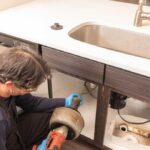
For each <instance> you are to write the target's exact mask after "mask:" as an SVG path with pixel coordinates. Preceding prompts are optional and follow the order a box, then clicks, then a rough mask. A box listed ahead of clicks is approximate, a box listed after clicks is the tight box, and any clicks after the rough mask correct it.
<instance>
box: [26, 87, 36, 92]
mask: <svg viewBox="0 0 150 150" xmlns="http://www.w3.org/2000/svg"><path fill="white" fill-rule="evenodd" d="M23 89H25V90H26V91H27V92H34V91H36V90H37V88H23Z"/></svg>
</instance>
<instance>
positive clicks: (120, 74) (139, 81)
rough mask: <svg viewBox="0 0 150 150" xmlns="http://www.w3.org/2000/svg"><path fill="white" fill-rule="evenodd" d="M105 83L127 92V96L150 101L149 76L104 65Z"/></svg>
mask: <svg viewBox="0 0 150 150" xmlns="http://www.w3.org/2000/svg"><path fill="white" fill-rule="evenodd" d="M105 84H106V85H107V86H109V87H111V88H114V89H116V90H119V91H122V92H124V93H126V94H128V96H131V97H135V98H137V99H141V100H145V101H149V102H150V78H149V77H146V76H142V75H139V74H136V73H132V72H128V71H126V70H122V69H118V68H115V67H111V66H106V76H105Z"/></svg>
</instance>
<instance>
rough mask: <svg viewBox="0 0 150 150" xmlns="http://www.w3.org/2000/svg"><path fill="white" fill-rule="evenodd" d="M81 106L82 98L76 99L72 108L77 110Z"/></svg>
mask: <svg viewBox="0 0 150 150" xmlns="http://www.w3.org/2000/svg"><path fill="white" fill-rule="evenodd" d="M79 106H80V98H79V97H74V98H73V101H72V104H71V106H70V107H71V108H72V109H75V110H77V109H78V107H79Z"/></svg>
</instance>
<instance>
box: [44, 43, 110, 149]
mask: <svg viewBox="0 0 150 150" xmlns="http://www.w3.org/2000/svg"><path fill="white" fill-rule="evenodd" d="M42 57H43V59H45V60H46V61H47V62H48V64H49V66H50V67H51V68H53V69H56V70H57V71H60V72H63V73H65V74H68V75H71V76H74V77H76V78H80V79H83V80H87V81H89V82H92V83H96V84H97V85H98V98H97V107H96V121H95V132H94V139H93V140H91V139H89V138H88V137H85V136H83V135H81V136H80V137H79V138H78V139H79V140H80V142H81V141H82V142H83V143H84V142H85V141H86V142H87V143H89V144H91V145H93V146H97V147H98V148H102V147H103V138H104V129H105V123H106V122H105V121H104V120H105V118H106V116H105V114H106V112H107V109H101V108H102V107H104V108H107V106H108V101H107V102H105V101H103V100H102V99H104V98H103V90H104V85H103V84H104V73H105V67H106V65H105V64H103V63H100V62H96V61H93V60H89V59H86V58H83V57H80V56H76V55H72V54H69V53H66V52H62V51H61V50H57V49H53V48H49V47H45V46H42ZM50 83H51V81H50ZM51 87H52V85H51ZM49 90H50V89H49ZM51 92H52V91H51ZM106 95H107V94H106ZM105 149H109V148H107V147H105Z"/></svg>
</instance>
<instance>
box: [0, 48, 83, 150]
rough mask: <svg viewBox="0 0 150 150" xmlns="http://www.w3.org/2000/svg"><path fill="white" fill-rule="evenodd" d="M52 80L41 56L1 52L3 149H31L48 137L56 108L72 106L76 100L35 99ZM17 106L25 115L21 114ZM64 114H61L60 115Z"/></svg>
mask: <svg viewBox="0 0 150 150" xmlns="http://www.w3.org/2000/svg"><path fill="white" fill-rule="evenodd" d="M47 77H50V69H49V67H48V66H47V64H46V62H45V61H44V60H42V58H41V57H40V56H38V55H37V54H34V53H32V52H29V51H27V50H23V49H20V48H10V49H8V50H5V51H2V52H1V53H0V150H31V149H32V145H34V144H35V143H37V142H39V141H41V140H42V139H43V138H45V137H46V136H47V134H48V132H49V129H48V127H49V120H50V117H51V114H52V112H53V110H54V109H55V108H56V107H69V106H70V105H71V102H72V100H73V97H75V96H77V97H79V98H80V100H82V98H81V96H80V95H79V94H76V93H74V94H71V95H70V96H69V97H67V98H55V99H52V100H50V99H48V98H42V97H36V96H32V95H31V94H30V92H32V91H36V89H37V88H38V86H39V85H40V84H41V83H42V82H43V81H45V80H46V79H47ZM16 106H19V107H21V108H22V109H23V110H24V112H25V113H22V114H20V115H19V116H18V115H17V111H16ZM60 115H61V114H60Z"/></svg>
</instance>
